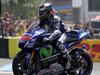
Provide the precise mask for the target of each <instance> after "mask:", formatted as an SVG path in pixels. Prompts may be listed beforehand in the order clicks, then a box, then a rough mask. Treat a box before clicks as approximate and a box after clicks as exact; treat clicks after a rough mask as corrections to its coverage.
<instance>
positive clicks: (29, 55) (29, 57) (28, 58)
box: [25, 51, 34, 65]
mask: <svg viewBox="0 0 100 75" xmlns="http://www.w3.org/2000/svg"><path fill="white" fill-rule="evenodd" d="M33 57H34V51H32V53H26V58H25V59H26V65H27V64H31V63H32V61H33Z"/></svg>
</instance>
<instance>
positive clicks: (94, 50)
mask: <svg viewBox="0 0 100 75" xmlns="http://www.w3.org/2000/svg"><path fill="white" fill-rule="evenodd" d="M18 39H19V37H18V38H16V37H13V38H7V39H3V40H2V39H0V57H9V58H14V57H15V55H16V54H17V52H18V51H19V50H20V49H19V48H18ZM82 46H84V47H85V48H86V50H88V52H89V53H90V54H91V56H92V58H93V60H94V61H100V39H87V40H83V41H82V42H81V43H80V44H79V45H78V47H82Z"/></svg>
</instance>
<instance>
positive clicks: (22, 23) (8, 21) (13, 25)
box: [0, 12, 89, 36]
mask: <svg viewBox="0 0 100 75" xmlns="http://www.w3.org/2000/svg"><path fill="white" fill-rule="evenodd" d="M0 19H1V20H2V26H3V33H4V36H21V35H22V34H23V33H24V32H26V31H27V29H28V27H29V26H30V25H31V24H33V23H34V24H35V22H36V21H37V17H34V16H31V17H30V18H29V19H28V20H25V19H23V17H21V16H18V17H17V19H15V17H14V15H13V14H11V13H8V12H4V14H3V15H2V16H1V17H0ZM66 25H67V24H66ZM70 28H71V29H72V30H73V29H77V30H80V29H85V30H87V29H89V24H88V23H86V24H84V25H83V24H73V25H71V26H70ZM0 30H1V26H0ZM0 35H1V31H0Z"/></svg>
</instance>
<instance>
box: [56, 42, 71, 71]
mask: <svg viewBox="0 0 100 75" xmlns="http://www.w3.org/2000/svg"><path fill="white" fill-rule="evenodd" d="M58 47H59V49H60V52H61V53H62V55H63V57H64V58H65V60H66V61H67V63H66V66H65V69H66V70H68V69H70V67H71V63H70V61H71V57H70V55H69V53H68V51H67V49H66V47H65V46H64V44H62V43H60V44H58Z"/></svg>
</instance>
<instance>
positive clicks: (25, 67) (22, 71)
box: [12, 51, 37, 75]
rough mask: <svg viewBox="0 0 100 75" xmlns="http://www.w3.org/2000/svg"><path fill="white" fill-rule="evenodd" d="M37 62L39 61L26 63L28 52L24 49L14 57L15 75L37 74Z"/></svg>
mask: <svg viewBox="0 0 100 75" xmlns="http://www.w3.org/2000/svg"><path fill="white" fill-rule="evenodd" d="M30 54H31V52H30ZM32 60H33V58H32ZM36 62H37V61H35V62H33V61H32V62H31V63H29V64H26V53H25V52H24V51H20V52H19V53H18V54H17V55H16V57H15V58H14V59H13V63H12V69H13V73H14V75H36V74H35V72H36V70H35V68H36V67H37V64H35V63H36Z"/></svg>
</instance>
